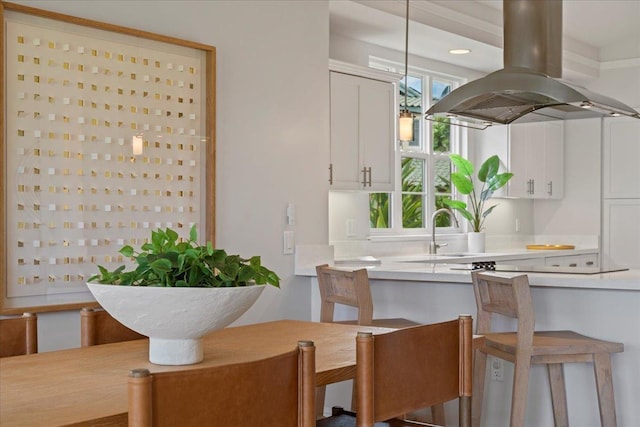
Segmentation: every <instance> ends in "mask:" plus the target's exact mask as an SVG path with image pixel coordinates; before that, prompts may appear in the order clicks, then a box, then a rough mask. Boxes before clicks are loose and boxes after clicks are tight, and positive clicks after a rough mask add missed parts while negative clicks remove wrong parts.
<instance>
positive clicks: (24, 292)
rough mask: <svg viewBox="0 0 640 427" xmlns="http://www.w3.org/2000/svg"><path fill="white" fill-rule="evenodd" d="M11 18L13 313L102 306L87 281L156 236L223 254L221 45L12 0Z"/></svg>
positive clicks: (7, 162) (8, 185)
mask: <svg viewBox="0 0 640 427" xmlns="http://www.w3.org/2000/svg"><path fill="white" fill-rule="evenodd" d="M0 21H1V22H2V32H1V33H0V49H1V50H2V55H0V69H1V70H2V71H1V73H2V74H1V79H0V84H1V87H2V90H1V91H0V105H2V107H0V108H2V111H1V114H0V128H1V129H2V132H0V164H1V165H2V173H1V174H0V204H2V210H1V211H0V241H1V242H2V243H1V244H2V248H3V251H2V254H3V255H2V256H0V314H17V313H22V312H25V311H32V312H46V311H63V310H74V309H78V308H80V307H85V306H91V305H95V304H96V303H95V301H94V299H93V298H92V296H91V294H90V293H89V291H88V290H87V287H86V284H85V282H86V279H88V277H89V276H90V275H92V274H95V273H96V272H97V265H105V267H107V268H109V269H112V268H114V267H116V266H117V265H119V264H126V263H127V262H128V261H129V260H126V259H122V256H120V255H119V253H118V250H119V249H120V247H121V246H123V245H124V244H131V245H132V246H134V248H137V247H139V246H140V245H142V244H143V243H144V241H145V240H146V239H148V238H149V237H150V235H151V230H152V229H155V228H165V227H170V228H173V229H176V230H177V231H178V232H179V233H181V234H182V235H184V236H187V235H188V232H189V228H190V226H191V225H193V224H195V225H196V226H198V230H199V232H200V236H199V237H200V239H199V240H203V241H204V240H205V239H206V240H207V241H211V242H214V244H215V128H216V121H215V117H216V102H215V99H216V91H215V88H216V49H215V47H213V46H209V45H204V44H200V43H196V42H191V41H187V40H182V39H177V38H173V37H168V36H164V35H160V34H155V33H150V32H145V31H141V30H137V29H132V28H126V27H121V26H117V25H112V24H108V23H103V22H98V21H93V20H89V19H84V18H78V17H74V16H69V15H63V14H59V13H55V12H51V11H47V10H42V9H36V8H32V7H27V6H22V5H18V4H14V3H9V2H4V1H0ZM140 150H142V151H140ZM180 229H182V231H181V230H180Z"/></svg>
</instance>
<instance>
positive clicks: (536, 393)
mask: <svg viewBox="0 0 640 427" xmlns="http://www.w3.org/2000/svg"><path fill="white" fill-rule="evenodd" d="M409 261H411V262H398V260H387V261H385V260H382V261H381V262H380V263H374V264H371V265H366V262H365V263H364V264H363V263H361V262H359V263H355V264H352V265H349V264H345V263H340V264H339V265H338V266H339V267H341V268H362V267H366V268H367V270H368V272H369V277H370V281H371V291H372V295H373V303H374V310H375V311H374V316H375V317H405V318H408V319H411V320H414V321H418V322H423V323H432V322H438V321H442V320H446V319H453V318H455V317H456V316H458V315H459V314H464V313H469V314H472V315H473V316H474V317H475V313H476V305H475V299H474V295H473V289H472V288H471V275H470V271H466V270H459V269H458V268H461V267H462V266H464V265H465V264H463V263H459V262H456V263H455V264H448V263H444V262H440V263H432V262H428V263H427V262H415V260H409ZM452 268H453V269H452ZM296 274H298V275H301V276H309V279H310V280H309V286H311V287H312V289H311V316H312V319H313V320H317V319H319V308H320V295H319V292H318V289H317V281H316V279H315V277H314V276H315V270H314V269H313V268H312V267H304V266H302V265H300V266H297V267H296ZM498 274H501V275H513V274H522V273H507V272H499V273H498ZM527 274H528V275H529V281H530V283H531V286H532V297H533V303H534V307H535V315H536V329H538V330H545V329H546V330H553V329H556V330H558V329H572V330H574V331H576V332H579V333H582V334H584V335H589V336H592V337H595V338H601V339H606V340H609V341H617V342H622V343H624V345H625V351H624V353H619V354H615V355H613V357H612V363H613V382H614V390H615V399H616V412H617V418H618V425H619V426H622V427H624V426H629V427H635V426H639V425H640V406H639V405H637V399H638V396H640V270H627V271H618V272H612V273H603V274H565V273H527ZM353 315H354V313H353V312H352V310H351V309H350V308H345V307H336V313H335V317H336V319H348V318H353ZM497 325H498V327H499V328H500V329H501V330H512V329H513V328H515V323H514V322H513V321H512V320H511V319H498V323H497ZM565 378H566V384H567V399H568V407H569V420H570V422H571V424H572V425H579V426H584V427H591V426H594V427H595V426H599V425H600V423H599V415H598V409H597V408H598V405H597V397H596V392H595V379H594V375H593V367H592V366H591V364H587V363H577V364H570V365H567V366H566V367H565ZM512 379H513V367H512V365H511V364H509V363H505V364H504V380H503V381H494V380H487V382H486V390H485V405H484V412H483V425H484V426H502V425H508V424H509V423H508V420H509V410H510V408H509V405H510V401H511V382H512ZM548 387H549V386H548V380H547V375H546V371H545V369H544V367H543V366H533V368H532V374H531V379H530V383H529V398H528V407H527V422H526V426H535V427H544V426H550V425H553V416H552V409H551V400H550V395H549V388H548ZM332 391H333V395H330V396H328V398H327V405H331V404H333V403H337V402H342V403H343V404H344V399H348V398H349V395H350V388H348V387H345V388H344V389H342V388H340V389H338V388H335V389H333V390H332ZM446 410H447V412H448V420H449V421H450V422H453V421H454V420H456V419H457V417H456V415H455V405H453V406H451V405H446Z"/></svg>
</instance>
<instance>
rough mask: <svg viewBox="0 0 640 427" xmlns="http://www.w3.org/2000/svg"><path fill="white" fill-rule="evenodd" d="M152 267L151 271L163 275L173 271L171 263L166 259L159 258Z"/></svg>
mask: <svg viewBox="0 0 640 427" xmlns="http://www.w3.org/2000/svg"><path fill="white" fill-rule="evenodd" d="M150 266H151V269H152V270H153V271H154V272H155V273H157V274H163V273H167V272H169V271H171V261H169V260H168V259H166V258H159V259H157V260H155V261H153V262H152V263H151V264H150Z"/></svg>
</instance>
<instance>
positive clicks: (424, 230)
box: [369, 56, 467, 239]
mask: <svg viewBox="0 0 640 427" xmlns="http://www.w3.org/2000/svg"><path fill="white" fill-rule="evenodd" d="M369 66H370V67H372V68H376V69H380V70H385V71H390V72H396V73H402V74H404V64H400V63H398V62H394V61H390V60H386V59H382V58H377V57H372V56H370V57H369ZM408 68H409V70H408V72H409V76H410V77H421V78H422V85H423V91H422V92H423V93H422V108H423V109H424V110H425V111H426V109H427V108H428V107H429V106H430V105H431V99H432V89H433V80H434V79H435V80H438V81H443V82H446V83H448V84H451V88H452V90H455V89H456V88H457V87H459V86H460V85H462V84H464V83H465V79H463V78H460V77H456V76H452V75H447V74H444V73H438V72H434V71H430V70H427V69H424V68H421V67H415V66H409V67H408ZM403 79H404V77H403ZM403 79H402V80H403ZM399 85H400V83H398V92H397V93H398V97H400V90H399ZM424 88H426V90H425V89H424ZM398 99H399V98H398ZM399 113H400V103H399V102H396V105H395V115H396V117H397V116H398V115H399ZM420 115H421V116H423V115H424V113H420ZM419 119H421V120H422V121H421V122H420V130H421V137H422V138H423V140H422V141H420V147H419V148H417V147H416V148H407V149H405V148H403V146H402V142H400V140H399V138H398V133H397V131H396V142H395V143H396V144H397V145H396V150H394V156H395V159H394V162H395V172H394V174H395V175H394V188H393V191H392V192H388V193H387V194H389V197H390V202H389V210H390V212H389V220H390V227H388V228H371V227H370V228H369V231H370V236H371V237H372V238H374V239H375V238H376V237H379V238H382V237H393V236H398V237H409V236H424V235H431V234H432V233H433V230H432V227H431V216H432V215H433V212H435V210H436V207H435V196H436V194H435V191H434V184H435V177H434V176H433V175H434V173H433V171H434V164H435V162H436V159H444V158H446V159H447V160H448V155H449V154H450V153H456V154H461V155H465V154H466V152H467V132H466V129H464V128H463V127H460V126H456V125H453V124H452V125H451V128H450V129H451V135H450V143H451V146H450V151H449V152H446V153H436V152H433V142H432V132H433V122H432V121H430V120H426V119H424V118H423V117H419ZM396 127H397V123H396ZM404 157H409V158H417V159H422V160H424V161H425V180H424V183H423V185H424V190H425V191H424V194H425V199H424V200H425V204H426V205H427V206H426V208H425V209H424V210H423V214H424V227H421V228H404V227H403V225H402V159H403V158H404ZM381 193H382V192H381ZM456 196H457V195H456V191H455V188H454V187H453V186H452V188H451V197H456ZM459 220H460V219H459ZM460 224H461V225H462V224H463V221H460ZM463 232H464V227H460V228H456V227H453V226H451V227H438V228H437V230H436V233H438V234H461V233H463Z"/></svg>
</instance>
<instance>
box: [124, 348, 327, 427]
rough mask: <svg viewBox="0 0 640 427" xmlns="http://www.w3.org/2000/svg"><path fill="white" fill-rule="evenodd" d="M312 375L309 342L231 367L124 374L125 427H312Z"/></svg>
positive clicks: (313, 415) (313, 389) (313, 366)
mask: <svg viewBox="0 0 640 427" xmlns="http://www.w3.org/2000/svg"><path fill="white" fill-rule="evenodd" d="M247 344H248V346H247V351H251V346H250V345H249V344H250V343H247ZM315 375H316V369H315V345H314V343H313V341H299V342H298V346H297V348H295V349H293V350H291V351H288V352H285V353H282V354H278V355H276V356H273V357H269V358H266V359H261V360H256V361H251V362H242V363H237V364H234V365H222V366H214V367H209V368H201V369H197V368H196V369H185V370H180V371H169V372H156V373H153V374H152V373H150V372H149V371H148V370H147V369H136V370H133V371H131V373H130V374H129V384H128V390H129V391H128V392H129V415H128V417H129V426H130V427H151V426H154V427H157V426H168V427H169V426H183V427H190V426H194V427H202V426H211V427H218V426H219V427H229V426H260V427H312V426H314V425H315V408H314V391H315Z"/></svg>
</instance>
